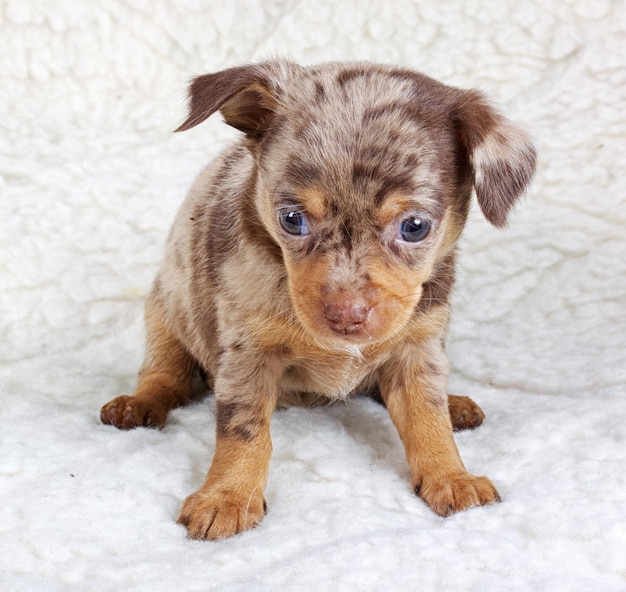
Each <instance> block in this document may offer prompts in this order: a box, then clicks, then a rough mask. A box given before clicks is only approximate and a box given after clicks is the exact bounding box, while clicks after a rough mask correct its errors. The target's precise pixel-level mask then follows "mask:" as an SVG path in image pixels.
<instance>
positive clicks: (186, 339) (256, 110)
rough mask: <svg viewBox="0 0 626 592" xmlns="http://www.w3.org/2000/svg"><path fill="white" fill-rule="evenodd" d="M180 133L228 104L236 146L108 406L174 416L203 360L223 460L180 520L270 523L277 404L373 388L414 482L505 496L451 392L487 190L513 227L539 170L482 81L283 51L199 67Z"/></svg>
mask: <svg viewBox="0 0 626 592" xmlns="http://www.w3.org/2000/svg"><path fill="white" fill-rule="evenodd" d="M189 95H190V110H189V111H190V112H189V117H188V118H187V120H186V121H185V122H184V123H183V124H182V125H181V126H180V128H179V129H178V130H177V131H181V130H186V129H189V128H191V127H193V126H195V125H198V124H199V123H201V122H202V121H204V120H205V119H207V118H208V117H209V116H210V115H211V114H213V113H214V112H216V111H218V110H219V111H220V112H221V114H222V116H223V118H224V120H225V121H226V123H227V124H229V125H231V126H233V127H235V128H237V129H238V130H241V131H242V132H243V134H244V135H243V137H242V139H241V141H240V142H239V143H237V144H236V145H234V146H233V147H231V148H229V149H227V150H226V151H225V152H223V153H222V155H221V156H220V157H218V158H217V159H216V160H215V161H214V162H212V163H211V164H209V166H208V167H207V168H206V169H204V171H202V172H201V174H200V176H199V177H198V179H197V180H196V182H195V184H194V185H193V187H192V189H191V190H190V193H189V195H188V197H187V199H186V200H185V202H184V203H183V205H182V207H181V209H180V211H179V213H178V216H177V218H176V221H175V223H174V226H173V228H172V230H171V234H170V236H169V239H168V242H167V247H166V254H165V258H164V261H163V265H162V267H161V269H160V272H159V274H158V277H157V278H156V281H155V283H154V287H153V289H152V292H151V294H150V296H149V298H148V301H147V305H146V327H147V348H146V355H145V361H144V363H143V366H142V368H141V371H140V373H139V381H138V385H137V389H136V392H135V394H134V396H126V395H123V396H121V397H117V398H115V399H113V400H112V401H111V402H109V403H108V404H106V405H105V406H104V407H103V408H102V411H101V419H102V421H103V422H104V423H107V424H112V425H114V426H116V427H118V428H121V429H129V428H134V427H137V426H161V425H162V424H163V423H164V422H165V419H166V416H167V413H168V411H169V410H171V409H173V408H174V407H177V406H179V405H183V404H184V403H186V402H187V401H188V400H189V399H190V397H191V394H192V382H193V379H194V376H197V374H198V372H200V373H202V375H203V376H205V377H206V378H207V380H208V383H209V386H210V387H211V389H212V390H213V391H214V392H215V400H216V424H217V436H216V444H215V453H214V456H213V462H212V464H211V467H210V469H209V472H208V476H207V478H206V481H205V482H204V484H203V485H202V487H200V489H199V491H197V492H196V493H194V494H192V495H190V496H189V497H188V498H187V499H186V500H185V502H184V504H183V507H182V510H181V512H180V516H179V518H178V521H179V522H180V523H182V524H184V525H185V526H186V527H187V530H188V533H189V536H191V537H193V538H198V539H220V538H223V537H227V536H230V535H234V534H236V533H238V532H241V531H243V530H246V529H248V528H251V527H253V526H255V525H256V524H257V523H258V522H259V521H260V520H261V518H262V517H263V515H264V513H265V511H266V504H265V500H264V495H263V491H264V488H265V485H266V481H267V475H268V465H269V460H270V454H271V449H272V444H271V440H270V419H271V416H272V413H273V412H274V410H275V409H276V407H277V405H286V404H292V403H303V402H305V403H306V402H307V401H310V402H312V401H319V400H320V399H326V400H331V401H332V400H337V399H340V398H345V397H347V396H349V395H352V394H354V393H363V392H368V391H369V392H372V391H376V392H377V393H378V394H379V396H380V398H381V399H382V401H383V402H384V404H385V405H386V407H387V409H388V411H389V414H390V416H391V419H392V420H393V423H394V424H395V426H396V427H397V430H398V432H399V435H400V438H401V440H402V443H403V444H404V449H405V452H406V459H407V462H408V468H409V471H410V476H411V484H412V487H413V488H414V490H415V492H416V493H417V494H418V495H419V496H420V497H421V498H422V499H423V500H424V501H425V502H426V503H427V504H428V505H429V506H430V507H431V508H432V509H433V510H434V511H435V512H437V513H438V514H440V515H442V516H445V515H448V514H450V513H452V512H456V511H458V510H463V509H466V508H469V507H471V506H478V505H483V504H489V503H492V502H495V501H498V499H499V496H498V492H497V490H496V488H495V487H494V486H493V484H492V483H491V482H490V481H489V480H488V479H487V478H486V477H476V476H474V475H471V474H469V473H468V472H467V470H466V469H465V467H464V466H463V463H462V461H461V458H460V456H459V453H458V450H457V448H456V445H455V443H454V439H453V428H455V427H456V428H457V429H461V428H464V427H475V426H476V425H478V424H479V423H480V422H481V421H482V417H483V415H482V412H481V410H480V408H479V407H478V406H477V405H476V404H475V403H474V402H473V401H472V400H471V399H468V398H466V397H454V396H452V395H450V396H448V394H447V377H448V361H447V358H446V349H445V341H446V331H447V327H448V320H449V316H450V306H449V296H450V291H451V288H452V284H453V282H454V269H455V250H456V245H457V240H458V238H459V236H460V234H461V231H462V229H463V225H464V223H465V220H466V217H467V214H468V208H469V206H470V201H471V195H472V192H473V191H475V193H476V197H477V200H478V204H479V206H480V208H481V210H482V212H483V213H484V215H485V217H486V218H487V220H489V222H491V223H492V224H493V225H495V226H499V227H500V226H503V225H504V224H505V222H506V219H507V215H508V213H509V211H510V209H511V207H512V206H513V204H514V202H515V201H516V200H517V199H518V197H519V196H520V195H521V194H522V192H523V191H524V189H525V187H526V186H527V184H528V182H529V180H530V179H531V177H532V175H533V173H534V169H535V161H536V154H535V150H534V148H533V146H532V144H531V143H530V141H529V140H528V138H527V136H526V135H525V134H524V133H523V132H522V131H521V130H520V129H518V128H517V127H516V126H515V125H513V124H512V123H510V122H509V121H508V120H506V119H505V118H503V117H502V116H501V115H499V114H498V113H497V112H496V111H495V110H494V109H493V108H492V107H491V106H489V104H488V103H487V102H486V100H485V98H484V97H483V96H482V95H481V94H480V93H479V92H477V91H473V90H469V91H468V90H460V89H457V88H453V87H450V86H446V85H444V84H441V83H439V82H437V81H435V80H432V79H431V78H428V77H426V76H424V75H422V74H419V73H417V72H413V71H410V70H405V69H398V68H394V67H387V66H381V65H373V64H368V63H352V64H340V63H332V64H325V65H321V66H315V67H301V66H298V65H296V64H294V63H291V62H288V61H283V60H275V61H267V62H264V63H260V64H256V65H247V66H242V67H236V68H231V69H228V70H224V71H222V72H217V73H215V74H208V75H205V76H200V77H198V78H196V79H195V80H194V81H193V82H192V84H191V86H190V90H189Z"/></svg>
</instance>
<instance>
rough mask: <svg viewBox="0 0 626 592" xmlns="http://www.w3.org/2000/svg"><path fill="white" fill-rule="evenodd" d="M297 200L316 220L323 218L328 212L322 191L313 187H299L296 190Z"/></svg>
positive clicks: (326, 201)
mask: <svg viewBox="0 0 626 592" xmlns="http://www.w3.org/2000/svg"><path fill="white" fill-rule="evenodd" d="M296 197H297V198H298V199H297V201H298V202H299V203H300V204H301V205H302V207H303V209H304V210H305V211H306V212H307V213H308V214H310V215H311V216H313V218H315V219H316V220H323V219H324V216H325V215H326V214H327V212H328V200H327V198H326V196H325V195H324V193H323V192H322V191H320V190H319V189H316V188H314V187H311V188H307V189H299V190H298V191H297V192H296Z"/></svg>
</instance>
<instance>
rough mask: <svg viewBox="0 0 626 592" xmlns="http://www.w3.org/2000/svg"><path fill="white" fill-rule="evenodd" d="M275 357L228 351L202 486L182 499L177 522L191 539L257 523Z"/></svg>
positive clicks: (218, 385) (264, 474) (275, 379)
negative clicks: (210, 454) (213, 440)
mask: <svg viewBox="0 0 626 592" xmlns="http://www.w3.org/2000/svg"><path fill="white" fill-rule="evenodd" d="M281 373H282V365H281V364H280V360H279V359H278V358H277V357H276V356H274V355H272V354H268V353H263V352H259V351H250V350H247V351H245V352H242V351H235V350H233V351H229V352H226V353H225V354H224V355H223V356H222V357H221V359H220V370H219V372H218V375H217V377H216V380H215V398H216V407H217V417H216V422H217V435H216V444H215V454H214V456H213V462H212V463H211V468H210V469H209V472H208V475H207V477H206V480H205V482H204V484H203V485H202V487H201V488H200V489H199V490H198V491H197V492H196V493H194V494H192V495H190V496H189V497H188V498H187V499H186V500H185V502H184V504H183V507H182V509H181V512H180V516H179V517H178V522H179V523H180V524H184V525H185V526H186V527H187V531H188V533H189V536H190V537H192V538H195V539H213V540H215V539H221V538H225V537H228V536H232V535H234V534H237V533H239V532H241V531H243V530H247V529H249V528H252V527H254V526H256V525H257V524H258V523H259V521H260V520H261V519H262V518H263V515H264V514H265V499H264V497H263V492H264V490H265V485H266V483H267V474H268V469H269V461H270V456H271V453H272V442H271V438H270V420H271V417H272V413H273V412H274V409H275V407H276V400H277V392H278V382H279V380H280V375H281Z"/></svg>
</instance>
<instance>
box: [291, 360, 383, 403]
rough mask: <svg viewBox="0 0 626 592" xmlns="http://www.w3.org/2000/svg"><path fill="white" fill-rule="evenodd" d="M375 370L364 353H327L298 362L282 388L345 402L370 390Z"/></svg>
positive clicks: (293, 366)
mask: <svg viewBox="0 0 626 592" xmlns="http://www.w3.org/2000/svg"><path fill="white" fill-rule="evenodd" d="M375 367H376V364H373V363H372V361H371V360H367V359H365V358H364V357H363V356H362V355H361V354H360V352H356V351H355V352H354V353H351V352H345V353H344V352H340V353H335V352H333V353H330V352H324V353H323V354H317V355H314V356H309V357H308V358H301V359H299V360H297V361H295V362H294V364H293V365H291V366H290V367H289V368H288V369H287V371H286V372H285V374H284V375H283V378H282V381H281V387H282V388H283V389H284V390H286V391H288V392H289V391H293V392H299V393H315V394H318V395H323V396H326V397H329V398H331V399H332V398H341V397H345V396H347V395H349V394H350V393H353V392H354V391H357V390H360V389H361V388H365V387H367V385H368V383H369V382H371V381H372V380H373V378H372V374H373V370H374V369H375Z"/></svg>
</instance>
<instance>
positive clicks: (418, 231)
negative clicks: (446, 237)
mask: <svg viewBox="0 0 626 592" xmlns="http://www.w3.org/2000/svg"><path fill="white" fill-rule="evenodd" d="M429 232H430V222H429V221H428V220H424V219H423V218H420V217H419V216H411V217H410V218H407V219H406V220H402V222H401V223H400V230H399V238H401V239H402V240H403V241H405V242H407V243H419V242H420V241H423V240H424V239H425V238H426V236H427V235H428V233H429Z"/></svg>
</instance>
